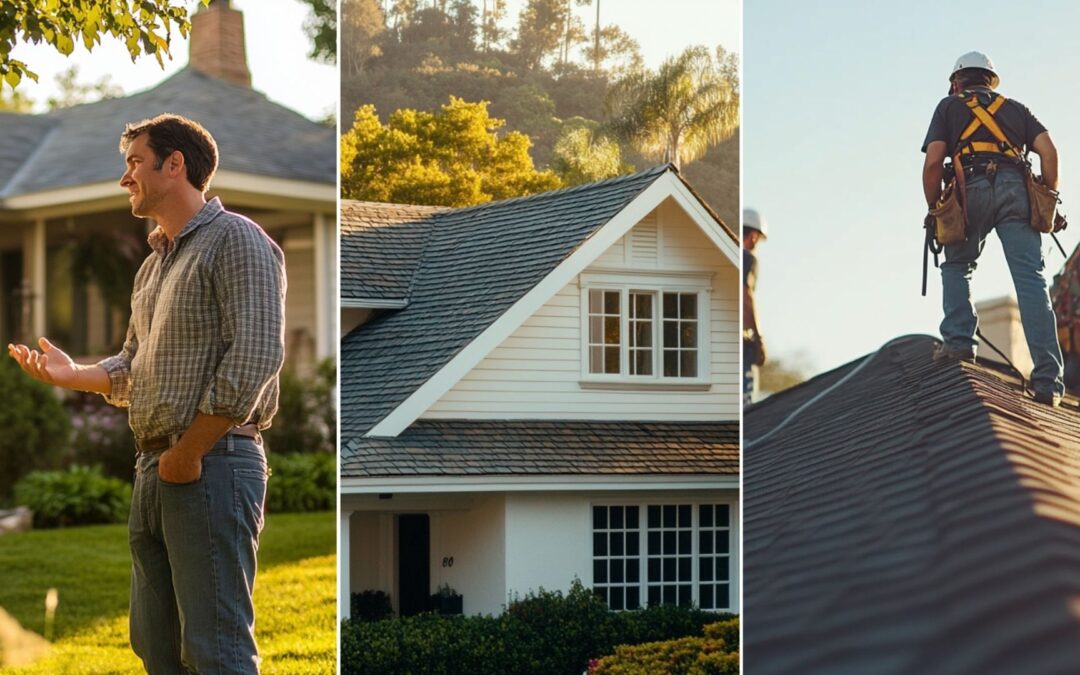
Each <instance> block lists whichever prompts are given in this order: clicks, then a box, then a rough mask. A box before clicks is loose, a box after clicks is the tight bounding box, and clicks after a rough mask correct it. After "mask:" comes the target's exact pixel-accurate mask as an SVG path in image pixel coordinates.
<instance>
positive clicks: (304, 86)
mask: <svg viewBox="0 0 1080 675" xmlns="http://www.w3.org/2000/svg"><path fill="white" fill-rule="evenodd" d="M232 4H233V6H234V7H236V8H237V9H239V10H240V11H242V12H243V13H244V34H245V37H246V39H247V59H248V68H249V69H250V70H251V84H252V87H253V88H254V89H256V90H257V91H260V92H262V93H264V94H266V95H267V97H268V98H269V99H270V100H272V101H275V102H276V103H280V104H282V105H285V106H286V107H288V108H292V109H293V110H296V111H297V112H300V113H302V114H303V115H306V116H307V117H309V118H312V119H322V118H324V117H326V115H327V114H328V113H330V112H333V111H336V110H337V99H338V77H337V68H336V67H335V66H332V65H324V64H318V63H314V62H312V61H310V60H309V59H308V53H309V52H310V50H311V42H310V40H308V38H307V35H305V34H304V31H303V25H304V20H305V19H306V18H307V15H308V8H307V5H305V4H303V3H301V2H299V0H233V3H232ZM198 6H200V5H199V3H197V2H189V3H188V8H189V11H193V10H194V8H196V7H198ZM76 45H77V46H76V48H75V51H74V52H73V53H72V54H71V56H70V57H64V56H63V55H62V54H60V53H59V52H56V51H55V50H53V49H52V48H51V47H48V46H45V45H28V44H20V45H18V46H17V47H16V48H15V49H14V50H13V56H14V57H15V58H17V59H20V60H22V61H26V62H27V64H28V65H29V66H30V69H31V70H33V71H36V72H37V73H38V75H39V76H40V82H39V83H38V84H35V83H34V82H33V81H32V80H29V79H27V80H24V81H23V82H22V83H21V84H20V85H19V91H20V92H22V93H24V94H25V95H27V96H29V97H30V98H31V99H33V100H35V101H38V102H40V104H41V105H42V106H43V104H44V101H45V100H46V99H47V98H48V97H49V96H51V95H54V94H55V90H56V88H55V84H54V77H55V76H56V75H57V74H59V73H61V72H63V71H64V70H66V69H67V68H69V67H71V65H72V64H75V65H77V66H78V68H79V81H81V82H87V83H93V82H97V81H98V80H100V79H101V78H102V77H104V76H106V75H108V76H110V78H111V80H112V82H113V83H115V84H117V85H119V86H120V87H121V88H122V89H123V90H124V92H125V93H129V94H130V93H134V92H136V91H141V90H144V89H148V88H150V87H152V86H154V85H155V84H157V83H159V82H161V81H162V80H163V79H165V78H166V77H168V76H169V75H171V74H173V73H175V72H176V71H178V70H180V69H181V68H183V67H184V66H185V65H186V64H187V61H188V41H187V40H186V39H182V38H180V36H179V33H175V32H174V34H173V40H172V46H171V47H170V49H171V51H172V55H173V58H172V60H171V61H169V60H166V61H165V69H164V70H162V69H161V68H160V67H159V66H158V64H157V59H155V58H154V57H153V56H141V57H139V59H138V60H137V61H136V62H135V63H132V62H131V57H130V56H129V55H128V52H127V49H126V48H125V47H124V46H123V44H122V43H121V42H120V41H119V40H116V39H114V38H112V37H111V36H107V35H106V36H103V37H102V41H101V44H100V45H97V46H96V47H94V51H93V52H87V51H86V49H85V47H83V46H82V43H81V42H79V41H76Z"/></svg>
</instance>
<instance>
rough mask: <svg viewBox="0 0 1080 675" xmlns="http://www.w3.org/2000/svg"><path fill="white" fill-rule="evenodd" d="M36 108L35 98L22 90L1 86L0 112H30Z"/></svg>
mask: <svg viewBox="0 0 1080 675" xmlns="http://www.w3.org/2000/svg"><path fill="white" fill-rule="evenodd" d="M33 109H34V100H33V99H32V98H30V97H29V96H26V95H24V94H23V93H22V92H21V91H14V90H12V89H9V88H7V87H4V86H0V112H12V113H28V112H31V111H32V110H33Z"/></svg>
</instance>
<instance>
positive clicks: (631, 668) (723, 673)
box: [588, 619, 739, 675]
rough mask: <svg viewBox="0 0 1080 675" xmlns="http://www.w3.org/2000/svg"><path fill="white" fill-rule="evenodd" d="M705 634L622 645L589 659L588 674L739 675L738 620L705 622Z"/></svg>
mask: <svg viewBox="0 0 1080 675" xmlns="http://www.w3.org/2000/svg"><path fill="white" fill-rule="evenodd" d="M704 633H705V635H704V637H683V638H678V639H675V640H665V641H662V642H647V643H645V644H640V645H620V646H618V647H616V648H615V653H614V654H613V655H611V656H605V657H604V658H602V659H599V660H596V661H593V662H590V664H589V671H588V672H589V675H653V674H654V673H668V674H669V675H737V674H738V672H739V652H738V647H739V621H738V619H730V620H728V621H722V622H718V623H714V624H710V625H708V626H705V629H704Z"/></svg>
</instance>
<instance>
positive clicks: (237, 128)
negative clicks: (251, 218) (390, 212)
mask: <svg viewBox="0 0 1080 675" xmlns="http://www.w3.org/2000/svg"><path fill="white" fill-rule="evenodd" d="M163 112H172V113H177V114H180V115H185V116H188V117H191V118H193V119H195V120H198V121H199V122H200V123H201V124H202V125H203V126H205V127H206V128H207V129H208V130H209V131H210V133H211V134H213V136H214V138H215V140H217V143H218V150H219V154H220V156H221V166H220V168H221V169H223V170H232V171H239V172H244V173H250V174H257V175H260V176H273V177H277V178H286V179H294V180H306V181H313V182H317V183H330V184H333V183H335V182H336V180H337V166H336V162H335V157H336V139H335V136H334V129H333V128H332V127H328V126H326V125H322V124H316V123H315V122H312V121H310V120H308V119H306V118H305V117H303V116H302V115H300V114H299V113H296V112H293V111H291V110H289V109H288V108H285V107H283V106H281V105H278V104H276V103H273V102H271V101H270V100H269V99H267V98H266V96H264V95H263V94H260V93H258V92H256V91H254V90H251V89H248V88H246V87H240V86H237V85H234V84H230V83H228V82H225V81H223V80H219V79H216V78H213V77H209V76H207V75H204V74H202V73H199V72H197V71H195V70H192V69H190V68H185V69H183V70H181V71H180V72H178V73H176V74H175V75H173V76H172V77H170V78H168V79H167V80H165V81H164V82H162V83H161V84H159V85H157V86H156V87H154V88H153V89H149V90H147V91H144V92H140V93H137V94H133V95H131V96H126V97H123V98H114V99H106V100H103V101H98V102H96V103H88V104H85V105H78V106H73V107H71V108H63V109H60V110H56V111H53V112H49V113H46V114H44V115H34V116H31V115H22V116H18V117H21V118H22V119H21V120H20V121H19V123H18V124H16V125H10V124H9V122H10V121H11V120H10V119H9V117H10V116H7V115H5V116H4V119H3V125H4V127H3V128H4V134H3V135H4V136H7V135H8V128H9V126H13V127H14V128H15V129H16V130H17V136H18V138H17V139H16V140H14V141H12V140H10V139H7V140H4V141H0V197H11V196H14V195H19V194H25V193H31V192H38V191H42V190H52V189H56V188H62V187H70V186H75V185H86V184H90V183H98V182H102V181H114V180H115V181H118V180H119V179H120V174H121V173H122V172H123V168H124V167H123V162H122V158H121V157H120V155H119V153H118V151H117V144H118V141H119V139H120V133H121V132H122V131H123V130H124V125H125V124H126V123H128V122H135V121H138V120H141V119H143V118H146V117H152V116H154V115H157V114H159V113H163ZM27 120H34V121H33V122H29V121H27ZM43 127H47V128H48V133H47V134H43V133H42V130H43ZM20 139H21V140H20ZM20 148H21V153H22V158H21V161H19V162H18V163H15V162H12V161H11V159H10V155H11V153H12V151H15V152H20ZM31 149H32V150H33V151H32V152H31V151H30V150H31Z"/></svg>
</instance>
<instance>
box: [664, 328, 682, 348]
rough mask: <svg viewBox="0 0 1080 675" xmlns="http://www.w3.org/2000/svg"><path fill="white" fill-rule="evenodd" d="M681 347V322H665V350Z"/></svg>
mask: <svg viewBox="0 0 1080 675" xmlns="http://www.w3.org/2000/svg"><path fill="white" fill-rule="evenodd" d="M678 346H679V322H678V321H665V322H664V348H665V349H673V348H675V347H678Z"/></svg>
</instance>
